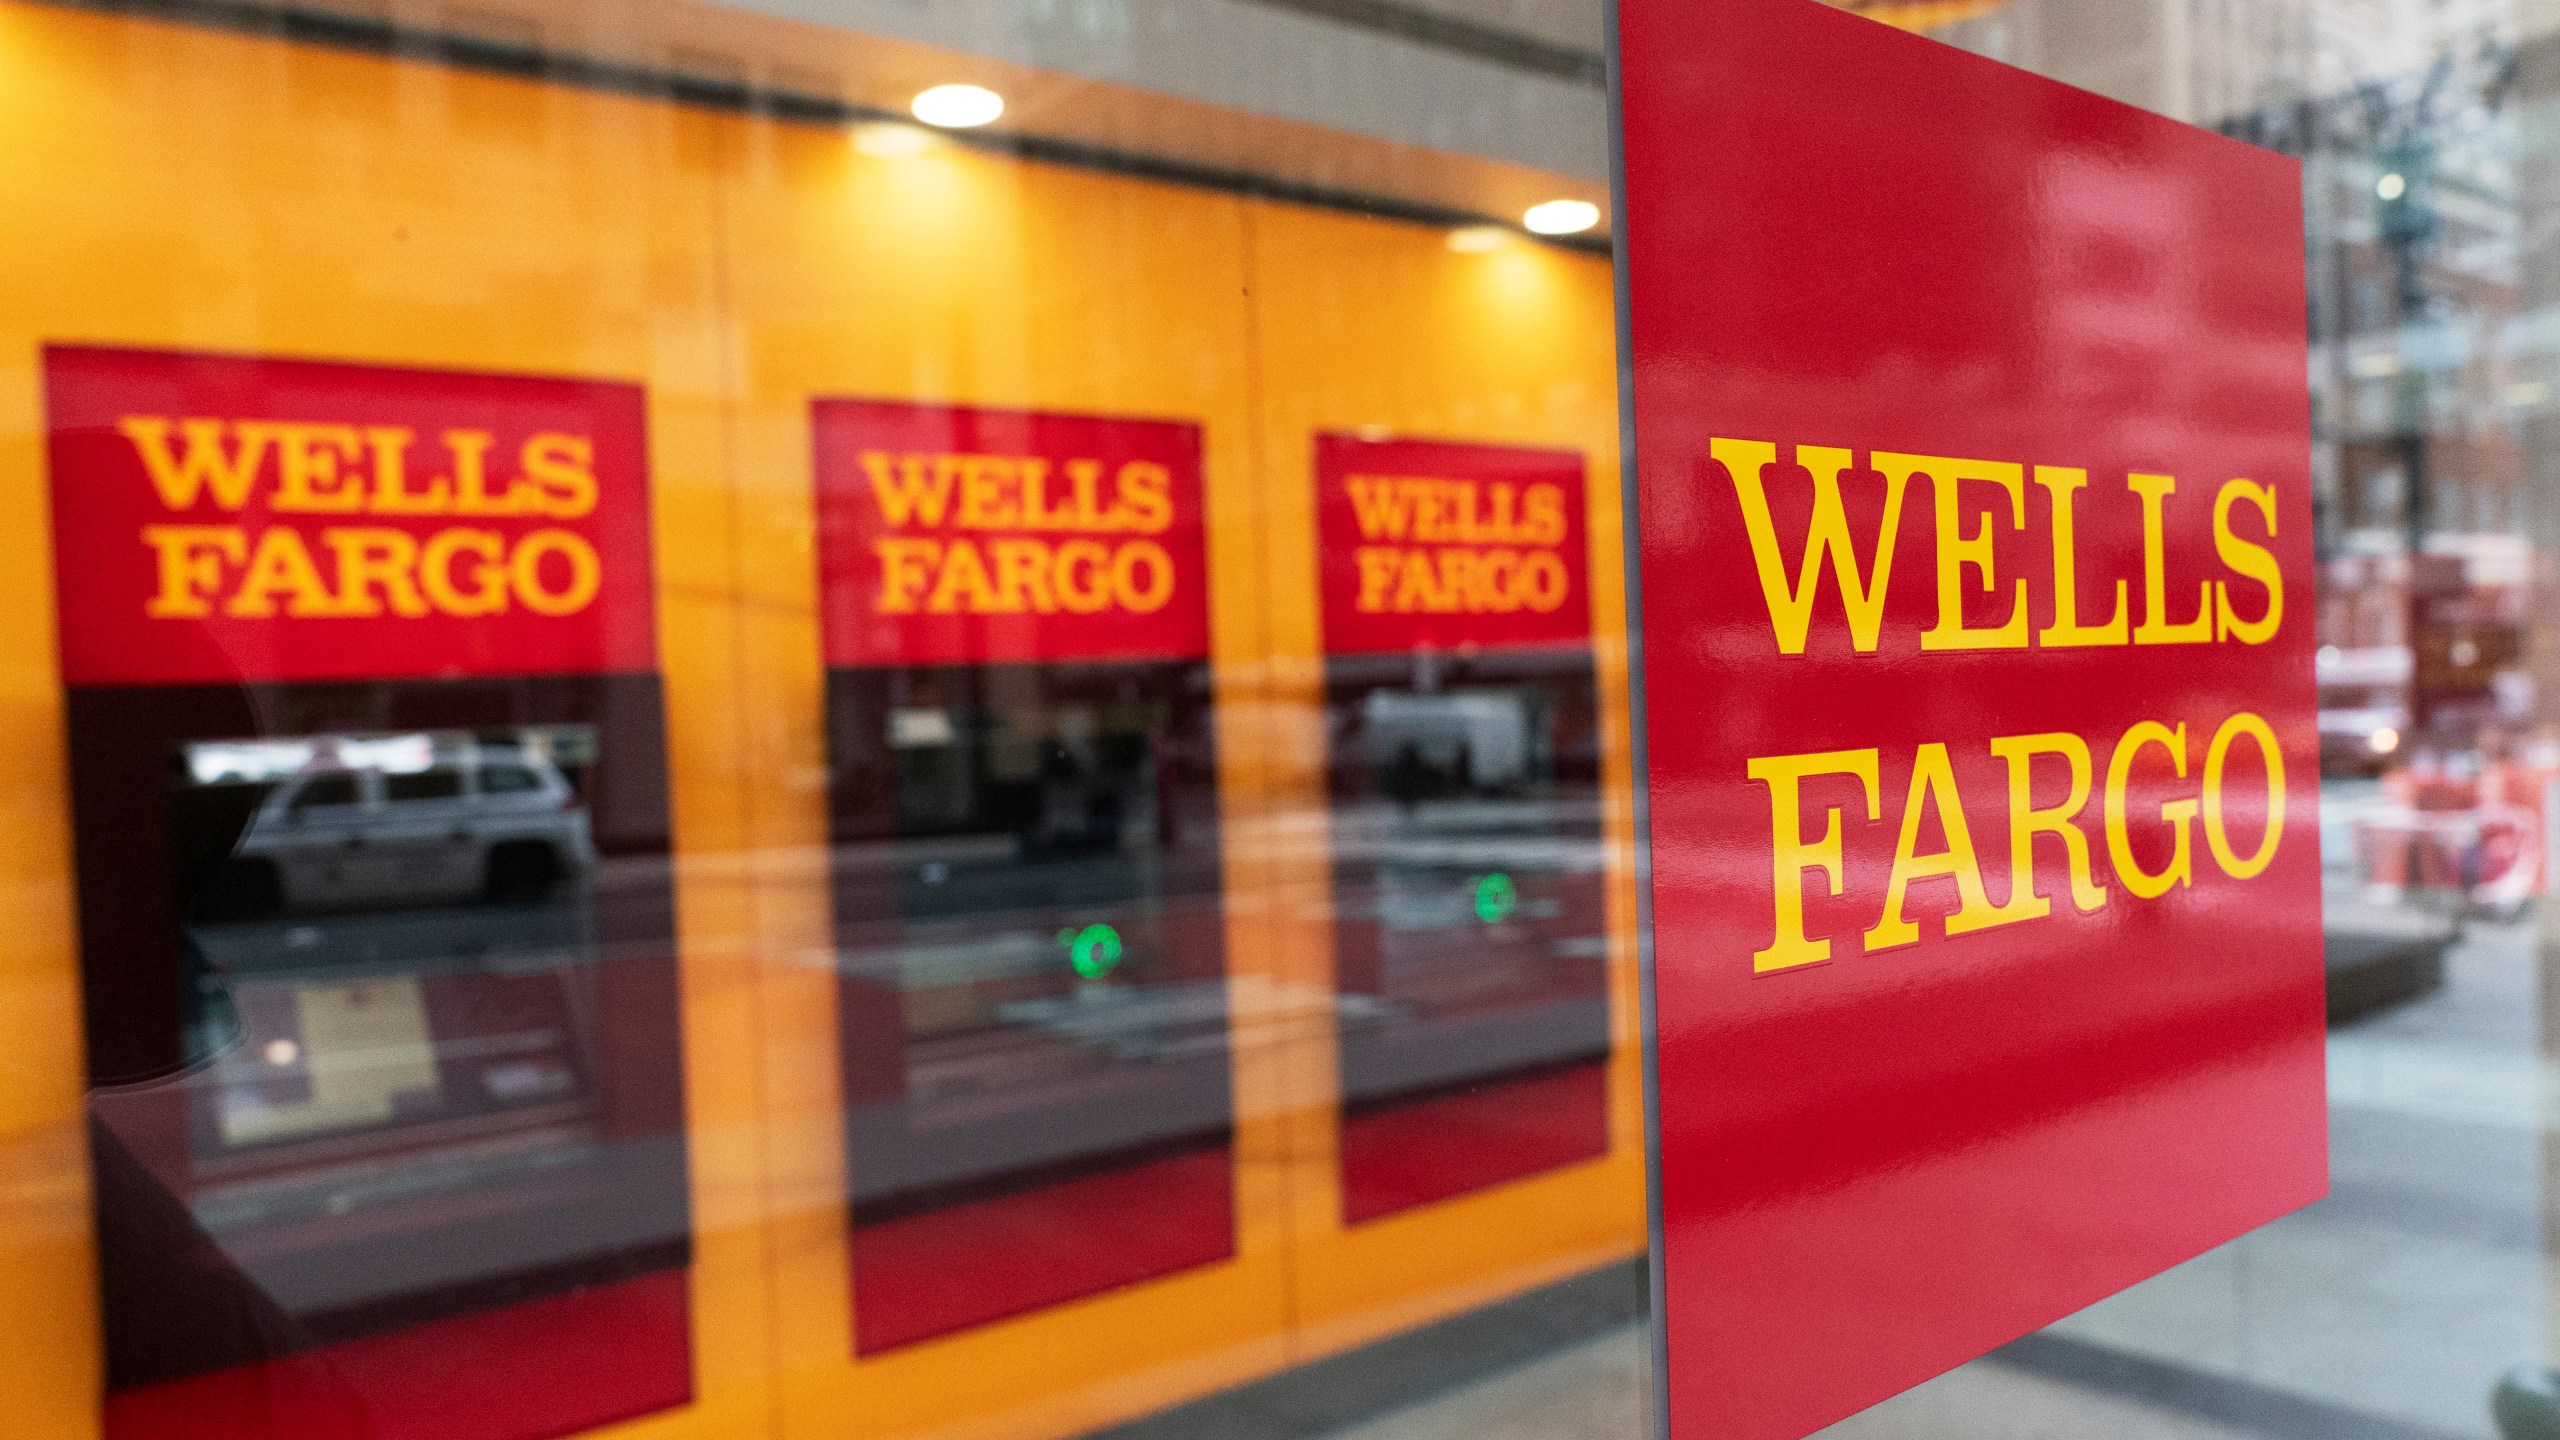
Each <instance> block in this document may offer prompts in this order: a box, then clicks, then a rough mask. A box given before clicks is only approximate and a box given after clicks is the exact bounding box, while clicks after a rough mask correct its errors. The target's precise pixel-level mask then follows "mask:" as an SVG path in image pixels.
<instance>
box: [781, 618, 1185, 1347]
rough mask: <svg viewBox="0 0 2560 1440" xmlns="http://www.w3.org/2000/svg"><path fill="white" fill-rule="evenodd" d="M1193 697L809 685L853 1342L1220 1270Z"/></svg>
mask: <svg viewBox="0 0 2560 1440" xmlns="http://www.w3.org/2000/svg"><path fill="white" fill-rule="evenodd" d="M1208 692H1209V684H1208V667H1207V666H1206V665H1205V664H1201V663H1198V662H1175V663H1155V664H1147V663H1134V664H1132V663H1113V664H1105V663H1089V664H1055V665H991V666H982V667H960V666H952V667H937V668H907V669H843V670H837V671H834V672H833V673H832V674H831V675H830V677H829V680H828V696H827V701H828V703H827V710H828V727H829V740H830V748H831V759H832V762H833V766H834V770H833V792H832V793H833V811H832V815H833V819H832V829H833V838H834V865H835V879H834V894H835V914H836V944H837V957H836V958H837V965H838V968H839V972H840V975H841V984H840V992H839V993H840V994H841V996H842V997H843V998H842V1004H843V1027H844V1028H843V1035H844V1067H845V1094H846V1111H847V1113H846V1118H845V1123H846V1127H847V1133H848V1140H847V1144H848V1149H849V1154H850V1156H851V1168H852V1190H853V1227H854V1233H853V1271H854V1276H853V1278H854V1287H855V1299H854V1315H855V1328H856V1332H857V1334H856V1346H857V1348H858V1349H859V1350H861V1351H863V1352H866V1353H867V1352H872V1351H877V1350H884V1349H888V1348H891V1347H893V1346H897V1345H902V1344H907V1343H910V1342H912V1341H916V1340H921V1339H925V1338H928V1337H931V1336H934V1335H939V1334H944V1333H947V1332H950V1331H953V1330H958V1329H962V1328H965V1327H968V1326H972V1325H978V1324H983V1323H986V1322H988V1321H991V1320H995V1319H999V1318H1001V1317H1003V1316H1006V1315H1012V1314H1018V1313H1021V1312H1024V1311H1028V1310H1033V1309H1038V1308H1040V1307H1043V1306H1047V1305H1053V1304H1057V1303H1059V1302H1061V1301H1064V1300H1068V1299H1072V1298H1075V1297H1077V1296H1081V1295H1089V1294H1093V1293H1096V1292H1098V1291H1101V1290H1105V1289H1110V1288H1113V1287H1115V1286H1119V1285H1125V1284H1129V1283H1132V1282H1134V1281H1138V1280H1142V1279H1147V1278H1151V1277H1154V1276H1158V1275H1163V1274H1167V1273H1170V1272H1173V1271H1176V1270H1181V1269H1186V1268H1189V1267H1191V1266H1195V1265H1202V1264H1206V1263H1209V1262H1211V1261H1214V1260H1219V1259H1223V1258H1225V1257H1226V1256H1228V1255H1229V1254H1231V1253H1232V1252H1233V1249H1234V1222H1233V1205H1232V1200H1231V1196H1230V1174H1229V1172H1230V1164H1231V1161H1230V1150H1229V1135H1230V1112H1229V1104H1228V1077H1227V1066H1228V1060H1227V1008H1226V982H1225V958H1224V956H1225V947H1224V941H1223V931H1222V925H1223V920H1222V918H1221V914H1220V910H1221V899H1220V876H1219V860H1218V845H1217V803H1216V797H1215V792H1214V788H1213V770H1212V756H1211V751H1210V740H1209V728H1208V722H1209V696H1208Z"/></svg>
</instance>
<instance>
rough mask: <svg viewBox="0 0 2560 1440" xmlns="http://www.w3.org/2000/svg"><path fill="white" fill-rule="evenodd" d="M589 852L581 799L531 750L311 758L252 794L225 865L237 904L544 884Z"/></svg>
mask: <svg viewBox="0 0 2560 1440" xmlns="http://www.w3.org/2000/svg"><path fill="white" fill-rule="evenodd" d="M594 863H595V844H594V840H593V838H592V836H591V835H590V833H589V829H588V824H587V813H586V810H585V807H584V806H583V805H581V804H580V803H579V799H578V794H577V791H576V790H575V789H574V788H573V787H571V785H570V784H569V782H568V780H567V778H566V777H564V776H563V775H562V774H561V773H560V771H559V768H558V767H557V766H555V765H553V764H552V763H551V761H550V760H549V759H548V758H546V757H544V756H541V755H538V754H534V753H532V752H529V751H519V750H484V751H481V752H479V753H478V754H477V755H475V756H472V757H469V758H465V759H459V760H439V761H438V762H437V763H435V764H433V765H430V766H428V767H427V768H425V769H422V770H412V771H384V770H355V769H317V770H311V771H306V772H304V773H302V774H300V775H296V776H294V777H293V778H292V779H290V780H287V781H285V782H284V783H282V784H280V785H278V786H277V787H276V788H275V791H274V793H272V794H270V795H269V796H268V797H267V798H266V800H265V801H264V802H263V803H262V804H260V806H259V807H258V812H257V814H256V816H255V817H254V818H253V819H252V820H251V821H250V823H249V827H248V830H247V832H246V834H244V835H243V837H242V838H241V841H240V845H239V848H238V850H237V852H236V853H235V855H234V857H233V860H232V863H231V865H230V867H229V870H228V873H227V875H226V882H227V883H226V886H225V888H226V890H227V891H228V892H229V893H228V895H227V897H226V899H227V902H228V903H227V904H226V905H225V906H224V907H223V908H224V909H225V910H227V911H228V912H229V913H230V915H232V916H233V917H236V918H242V919H248V918H255V917H258V916H261V915H272V914H276V913H279V912H284V911H316V910H352V909H381V908H393V907H401V906H410V905H438V904H452V903H455V902H457V901H463V900H470V899H487V900H491V901H497V902H502V903H505V902H518V903H521V902H528V901H537V900H542V899H545V898H548V897H549V896H550V895H552V894H553V893H554V892H555V891H557V890H558V889H559V888H560V887H561V886H562V885H563V884H565V883H569V882H572V881H575V880H577V879H580V878H582V877H583V876H585V875H586V874H587V872H588V871H589V870H590V869H591V868H592V867H593V865H594Z"/></svg>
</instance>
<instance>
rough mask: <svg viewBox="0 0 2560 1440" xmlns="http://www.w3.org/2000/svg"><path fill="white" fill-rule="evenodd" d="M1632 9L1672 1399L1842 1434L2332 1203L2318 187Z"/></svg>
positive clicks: (1683, 15) (2147, 126) (2118, 129)
mask: <svg viewBox="0 0 2560 1440" xmlns="http://www.w3.org/2000/svg"><path fill="white" fill-rule="evenodd" d="M1619 36H1620V42H1619V43H1620V61H1621V74H1622V79H1623V107H1624V108H1623V114H1622V122H1623V152H1622V163H1623V166H1624V173H1623V180H1624V189H1623V194H1624V196H1625V200H1624V205H1623V209H1622V212H1621V220H1622V224H1623V226H1624V228H1623V231H1622V235H1623V237H1624V245H1625V249H1624V252H1623V253H1624V256H1625V261H1626V264H1627V265H1628V270H1627V274H1626V285H1627V290H1626V294H1627V306H1628V315H1627V322H1626V323H1627V327H1628V330H1627V333H1628V341H1627V343H1628V344H1629V346H1630V347H1631V351H1632V361H1633V376H1634V390H1633V404H1634V419H1635V444H1636V451H1637V456H1638V459H1639V469H1638V472H1637V473H1638V485H1637V490H1638V501H1639V503H1638V512H1637V518H1638V521H1639V526H1638V529H1639V542H1638V550H1639V554H1638V561H1639V565H1640V574H1641V581H1640V587H1641V588H1640V595H1641V605H1642V618H1641V622H1640V623H1641V629H1640V632H1639V633H1640V636H1641V639H1642V643H1643V662H1644V668H1643V676H1644V690H1645V695H1644V709H1643V718H1644V725H1645V736H1646V742H1645V743H1646V745H1647V747H1648V751H1649V758H1648V769H1647V775H1648V794H1649V797H1650V800H1649V804H1650V807H1651V814H1650V822H1651V836H1652V844H1653V893H1652V903H1653V917H1654V925H1655V931H1654V934H1655V960H1654V975H1653V984H1654V995H1655V1007H1656V1026H1657V1028H1656V1037H1655V1038H1656V1054H1657V1059H1656V1066H1657V1069H1656V1076H1655V1082H1656V1085H1657V1087H1658V1089H1657V1100H1658V1107H1659V1117H1660V1118H1659V1131H1658V1143H1659V1156H1658V1166H1659V1170H1658V1181H1659V1186H1660V1217H1661V1227H1662V1229H1661V1236H1660V1246H1661V1249H1660V1257H1661V1267H1662V1275H1663V1284H1664V1291H1665V1293H1664V1297H1663V1311H1662V1313H1663V1316H1664V1323H1665V1324H1666V1326H1667V1341H1668V1356H1669V1364H1668V1375H1667V1379H1666V1385H1667V1414H1668V1415H1669V1417H1670V1421H1671V1433H1672V1434H1673V1435H1674V1436H1675V1437H1682V1440H1704V1437H1710V1436H1712V1437H1715V1440H1759V1437H1778V1436H1799V1435H1803V1434H1806V1433H1808V1432H1811V1431H1813V1430H1815V1429H1818V1428H1820V1427H1821V1426H1823V1425H1825V1424H1827V1423H1829V1422H1831V1421H1833V1420H1836V1419H1838V1418H1840V1417H1841V1416H1844V1415H1847V1414H1849V1413H1850V1412H1852V1411H1855V1410H1858V1409H1860V1408H1862V1407H1864V1406H1866V1405H1869V1404H1871V1403H1873V1402H1875V1401H1877V1400H1880V1399H1882V1398H1884V1397H1886V1396H1888V1395H1891V1394H1893V1393H1894V1392H1896V1391H1898V1390H1901V1389H1903V1388H1905V1387H1908V1386H1910V1385H1912V1384H1915V1383H1917V1382H1918V1381H1921V1380H1923V1379H1926V1378H1928V1377H1929V1376H1931V1375H1933V1374H1936V1373H1938V1372H1939V1371H1942V1370H1944V1369H1946V1368H1948V1367H1950V1366H1953V1365H1955V1364H1957V1363H1959V1362H1962V1361H1964V1360H1966V1359H1969V1358H1971V1357H1973V1356H1975V1355H1978V1354H1981V1353H1982V1352H1984V1351H1986V1350H1988V1349H1990V1348H1992V1347H1993V1346H1996V1345H1999V1344H2001V1343H2003V1342H2005V1341H2008V1340H2010V1339H2012V1338H2015V1337H2017V1336H2019V1335H2022V1334H2024V1333H2026V1332H2028V1331H2030V1330H2032V1329H2034V1328H2036V1327H2038V1326H2041V1325H2043V1324H2046V1323H2047V1322H2050V1321H2052V1320H2055V1319H2058V1318H2060V1317H2061V1316H2063V1315H2064V1314H2066V1313H2068V1312H2070V1311H2072V1310H2074V1309H2076V1308H2078V1307H2080V1306H2083V1305H2086V1304H2088V1303H2090V1302H2091V1301H2094V1300H2096V1299H2098V1298H2100V1297H2101V1296H2104V1295H2106V1294H2108V1293H2110V1292H2112V1291H2114V1290H2117V1289H2120V1288H2122V1287H2124V1286H2126V1285H2129V1284H2131V1283H2133V1282H2134V1281H2136V1280H2139V1279H2141V1278H2143V1277H2145V1276H2147V1275H2150V1274H2152V1273H2154V1272H2156V1271H2159V1270H2161V1269H2163V1268H2166V1267H2167V1266H2169V1265H2172V1264H2174V1263H2176V1262H2178V1261H2181V1260H2184V1259H2186V1258H2188V1257H2190V1256H2192V1255H2195V1254H2197V1253H2198V1252H2200V1251H2202V1250H2204V1249H2206V1248H2207V1247H2209V1246H2212V1245H2215V1244H2217V1243H2220V1242H2222V1241H2225V1240H2228V1239H2230V1238H2232V1237H2233V1236H2235V1235H2238V1234H2240V1233H2241V1232H2243V1231H2245V1230H2247V1229H2249V1228H2250V1227H2252V1226H2254V1225H2257V1224H2260V1223H2262V1222H2264V1221H2266V1220H2269V1219H2271V1218H2273V1217H2275V1216H2277V1215H2280V1214H2282V1213H2284V1212H2286V1211H2288V1210H2291V1209H2293V1208H2295V1207H2298V1206H2300V1205H2303V1204H2305V1203H2307V1202H2309V1201H2311V1200H2314V1199H2317V1198H2318V1197H2319V1196H2320V1195H2321V1194H2322V1192H2323V1190H2324V1187H2325V1184H2326V1154H2325V1133H2324V1125H2323V1111H2322V1102H2323V1091H2322V975H2321V955H2320V911H2319V903H2320V902H2319V837H2318V830H2317V824H2316V818H2315V797H2316V790H2317V781H2318V774H2319V761H2318V750H2317V738H2316V733H2315V724H2314V709H2313V705H2314V701H2313V693H2314V692H2313V683H2312V648H2313V639H2312V627H2311V609H2312V607H2311V604H2310V601H2311V597H2312V547H2311V542H2312V533H2311V531H2312V512H2311V490H2310V485H2311V476H2310V466H2309V449H2310V446H2309V401H2308V397H2307V393H2306V383H2305V376H2306V365H2305V321H2304V315H2305V309H2304V291H2303V250H2302V217H2301V203H2300V175H2299V171H2298V168H2297V167H2296V165H2295V164H2294V163H2293V162H2291V161H2289V160H2285V159H2282V158H2279V157H2277V156H2275V155H2272V154H2269V153H2267V152H2264V151H2261V150H2257V149H2254V148H2252V147H2250V146H2247V145H2244V144H2240V143H2238V142H2235V141H2231V140H2227V139H2222V138H2219V137H2216V136H2214V135H2211V134H2207V133H2205V132H2203V131H2200V130H2195V129H2191V128H2188V127H2186V126H2182V125H2177V124H2173V123H2171V122H2169V121H2166V120H2162V119H2160V118H2158V117H2155V116H2152V115H2148V114H2145V113H2142V112H2139V111H2136V110H2133V109H2130V108H2127V107H2125V106H2122V105H2118V104H2115V103H2113V102H2110V101H2106V100H2102V99H2099V98H2097V97H2095V96H2091V95H2088V94H2084V93H2082V92H2079V91H2075V90H2071V89H2068V88H2066V87H2064V86H2061V85H2056V84H2052V83H2049V82H2046V81H2043V80H2040V79H2037V78H2034V77H2032V76H2029V75H2026V74H2023V73H2021V72H2019V71H2016V70H2012V69H2009V68H2007V67H2004V66H2001V65H1997V64H1993V63H1991V62H1988V61H1985V60H1981V59H1978V58H1975V57H1973V56H1970V55H1966V54H1963V53H1960V52H1958V51H1955V50H1952V49H1949V48H1947V47H1945V46H1942V45H1939V44H1936V43H1934V42H1931V41H1927V40H1923V39H1919V38H1916V37H1913V36H1910V35H1906V34H1902V33H1900V32H1897V31H1894V30H1891V29H1888V28H1886V27H1884V26H1882V25H1878V24H1875V23H1872V22H1870V21H1866V20H1862V19H1859V18H1857V17H1855V16H1852V15H1847V14H1844V13H1841V12H1839V11H1836V10H1833V9H1830V8H1827V7H1825V6H1822V5H1819V4H1816V3H1814V0H1622V4H1621V9H1620V28H1619Z"/></svg>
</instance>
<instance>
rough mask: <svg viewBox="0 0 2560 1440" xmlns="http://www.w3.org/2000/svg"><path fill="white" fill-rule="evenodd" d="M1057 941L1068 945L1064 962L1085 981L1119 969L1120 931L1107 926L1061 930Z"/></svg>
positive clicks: (1096, 925) (1098, 925)
mask: <svg viewBox="0 0 2560 1440" xmlns="http://www.w3.org/2000/svg"><path fill="white" fill-rule="evenodd" d="M1058 940H1059V943H1061V944H1063V945H1065V946H1066V947H1067V963H1068V964H1070V965H1072V966H1074V967H1075V971H1076V973H1077V974H1078V975H1081V976H1083V977H1084V978H1086V979H1087V980H1099V979H1101V978H1102V977H1103V976H1105V975H1108V974H1110V973H1111V972H1112V971H1113V970H1115V969H1117V968H1119V965H1120V956H1121V955H1122V953H1123V949H1122V946H1121V944H1120V932H1119V931H1117V930H1114V929H1112V928H1111V927H1110V926H1108V925H1100V924H1095V925H1087V926H1086V927H1084V928H1083V929H1082V930H1076V929H1066V930H1061V931H1059V932H1058Z"/></svg>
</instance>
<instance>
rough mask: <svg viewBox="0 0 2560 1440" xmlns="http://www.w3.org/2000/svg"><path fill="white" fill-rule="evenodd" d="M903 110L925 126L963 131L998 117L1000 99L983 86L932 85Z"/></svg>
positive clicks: (1000, 104) (999, 113)
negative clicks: (908, 110) (910, 113)
mask: <svg viewBox="0 0 2560 1440" xmlns="http://www.w3.org/2000/svg"><path fill="white" fill-rule="evenodd" d="M907 108H908V109H910V110H913V111H914V112H915V117H916V118H917V119H919V120H921V121H923V122H924V123H926V124H927V125H938V126H940V127H942V128H943V129H945V130H966V129H968V128H970V127H971V126H974V125H985V124H988V123H989V122H991V121H993V120H994V119H995V118H996V117H997V116H999V115H1002V114H1003V113H1004V97H1003V96H1001V95H999V94H997V93H996V92H994V91H993V90H990V89H988V88H987V87H985V86H984V85H936V86H934V87H933V88H932V89H930V90H925V91H921V92H919V93H918V94H917V95H916V98H915V99H914V100H912V101H910V102H908V106H907Z"/></svg>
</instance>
